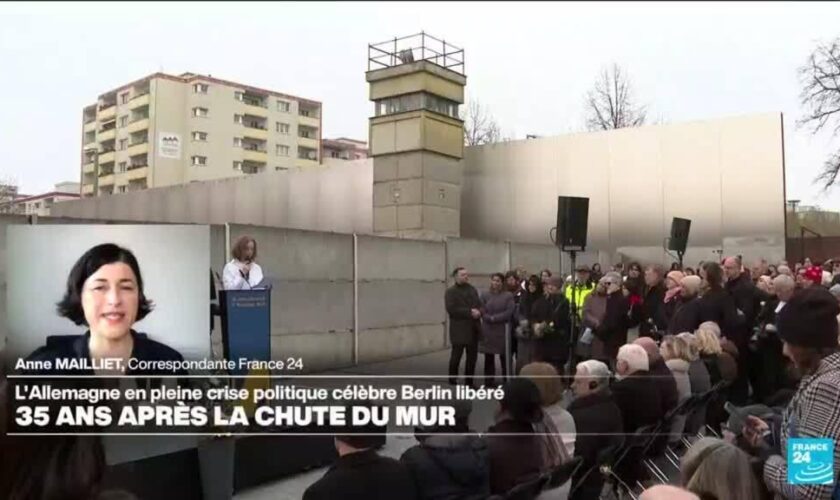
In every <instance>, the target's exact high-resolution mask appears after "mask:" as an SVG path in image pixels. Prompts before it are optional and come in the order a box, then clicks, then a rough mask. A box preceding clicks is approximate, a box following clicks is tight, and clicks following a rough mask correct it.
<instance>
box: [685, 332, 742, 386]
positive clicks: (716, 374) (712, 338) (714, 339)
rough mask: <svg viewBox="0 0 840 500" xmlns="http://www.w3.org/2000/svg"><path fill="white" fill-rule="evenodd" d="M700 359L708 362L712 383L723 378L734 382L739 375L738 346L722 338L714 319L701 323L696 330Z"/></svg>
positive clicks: (707, 366)
mask: <svg viewBox="0 0 840 500" xmlns="http://www.w3.org/2000/svg"><path fill="white" fill-rule="evenodd" d="M694 336H695V337H696V338H697V347H698V349H699V351H700V359H702V360H703V362H704V363H706V368H707V369H708V371H709V378H710V381H711V383H712V385H715V384H717V383H718V382H720V381H721V380H725V381H727V382H732V381H733V380H735V378H736V377H737V376H738V363H737V361H735V360H736V359H737V358H738V348H737V347H735V344H733V343H732V342H729V341H728V340H725V339H723V340H721V338H720V327H719V326H718V325H717V323H715V322H713V321H706V322H704V323H701V324H700V326H699V327H698V328H697V331H695V332H694Z"/></svg>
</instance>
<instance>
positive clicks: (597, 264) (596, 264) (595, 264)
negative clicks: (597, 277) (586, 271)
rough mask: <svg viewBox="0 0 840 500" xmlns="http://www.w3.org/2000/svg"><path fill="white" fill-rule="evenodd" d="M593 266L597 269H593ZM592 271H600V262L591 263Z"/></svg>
mask: <svg viewBox="0 0 840 500" xmlns="http://www.w3.org/2000/svg"><path fill="white" fill-rule="evenodd" d="M595 266H598V270H597V271H595ZM592 271H594V272H598V273H600V272H601V264H599V263H598V262H596V263H594V264H592Z"/></svg>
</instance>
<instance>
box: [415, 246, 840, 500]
mask: <svg viewBox="0 0 840 500" xmlns="http://www.w3.org/2000/svg"><path fill="white" fill-rule="evenodd" d="M453 277H454V279H455V283H454V285H453V286H451V287H450V288H449V289H448V290H447V292H446V297H445V303H446V309H447V312H448V314H449V317H450V340H451V344H452V356H451V358H450V366H449V378H450V383H452V384H456V383H467V384H474V385H481V384H484V385H496V384H497V383H498V381H497V380H495V368H494V366H493V365H495V360H496V359H499V360H500V362H501V364H502V367H503V370H504V365H505V363H504V358H505V356H504V354H505V345H506V344H507V345H508V346H509V349H508V350H509V351H510V353H511V356H510V360H509V363H510V366H511V370H513V371H514V373H518V374H520V375H527V373H528V372H529V370H530V369H529V370H526V369H525V367H532V366H535V365H542V366H549V367H551V368H553V370H554V371H555V372H556V373H558V374H559V375H558V378H559V379H564V378H565V380H568V382H569V383H568V384H566V383H564V384H563V385H564V386H565V385H568V386H570V387H568V389H570V390H571V392H573V393H574V398H573V399H572V401H571V403H570V404H567V406H566V411H567V412H568V414H569V415H570V416H571V417H572V420H571V421H569V422H568V423H567V424H565V425H564V426H563V428H564V429H565V431H566V432H565V433H563V432H561V435H562V436H563V439H561V440H560V441H561V442H565V444H566V445H568V443H569V442H572V441H573V442H574V443H575V445H574V451H573V452H569V448H568V446H566V448H565V451H566V452H567V455H566V456H567V457H580V458H581V459H582V466H581V467H579V468H578V472H577V473H576V474H575V477H574V479H573V481H572V484H571V498H578V499H589V498H592V499H595V498H599V495H600V493H601V490H602V488H603V483H604V476H603V475H602V474H601V473H599V472H598V465H599V464H603V463H605V462H608V461H609V457H607V456H605V452H615V451H616V450H620V449H622V446H623V444H626V443H627V439H628V437H629V436H632V435H634V433H637V432H638V431H639V430H640V429H645V428H654V427H655V426H656V425H659V424H661V423H662V422H664V421H667V422H668V424H669V430H668V432H666V433H665V434H666V435H665V439H664V440H663V441H662V442H659V443H654V444H653V445H652V446H649V447H647V448H646V449H645V450H644V453H645V454H647V455H644V456H643V455H641V454H640V455H638V456H633V455H632V454H631V455H630V457H631V459H630V460H624V462H623V463H622V464H620V466H617V467H616V468H615V470H614V471H613V472H614V473H615V477H616V479H617V481H616V482H617V484H620V485H630V487H632V486H633V485H636V484H644V485H650V484H652V482H653V481H652V479H655V478H651V477H650V474H649V471H647V470H646V469H645V468H644V467H643V466H642V464H643V461H644V459H645V458H646V457H650V456H655V455H657V454H661V453H663V451H664V450H666V449H667V450H668V451H670V452H672V453H673V452H678V453H680V454H683V459H682V467H681V478H680V480H681V482H682V485H683V486H684V487H686V488H687V489H688V490H691V491H693V492H694V493H695V494H696V495H697V496H699V497H701V498H734V497H733V496H731V494H729V493H726V492H727V491H738V492H739V494H738V496H737V498H745V499H752V498H756V499H759V498H773V497H776V498H791V499H793V498H797V499H799V498H806V499H830V498H834V497H832V495H833V494H834V489H833V486H830V485H791V484H789V483H788V481H787V464H786V455H787V454H786V446H787V440H788V439H789V438H791V437H821V438H831V439H835V440H838V439H840V353H838V351H840V349H838V346H839V345H840V336H838V325H840V261H828V262H825V263H823V264H821V265H814V264H813V263H811V262H810V260H806V261H805V263H803V264H798V263H797V264H795V265H794V266H793V268H791V267H790V266H789V265H788V263H787V262H784V261H782V262H780V263H778V264H777V265H771V264H769V263H768V262H767V261H766V260H759V261H757V262H755V263H754V265H753V266H751V267H750V266H746V265H744V263H743V262H742V260H741V258H740V257H728V258H725V259H723V260H722V261H721V262H720V263H718V262H705V263H700V265H699V266H697V268H696V271H695V269H692V268H689V267H686V268H684V269H683V268H680V266H679V265H673V266H671V268H670V270H669V271H667V272H666V271H665V269H664V268H662V267H661V266H659V265H648V266H642V265H640V264H638V263H631V264H629V265H628V266H626V268H625V267H624V266H621V265H617V266H614V267H613V269H612V270H610V271H609V272H606V273H604V274H602V273H601V270H600V266H597V265H596V266H592V267H588V266H580V267H578V268H576V269H575V270H574V276H569V277H566V278H565V279H563V278H562V277H560V276H556V275H553V274H552V272H551V271H550V270H544V271H542V272H541V273H540V274H539V275H528V274H526V273H525V272H524V271H523V270H522V269H517V270H514V271H510V272H508V273H506V274H495V275H493V278H492V282H491V283H492V284H491V286H490V288H489V290H487V291H486V292H484V293H478V291H477V290H475V288H474V287H473V286H472V285H470V283H469V274H468V271H467V270H466V269H464V268H457V269H455V270H454V272H453ZM487 305H490V307H487ZM463 352H466V353H467V363H466V370H465V371H464V372H463V378H460V375H461V374H460V373H459V371H460V370H459V368H460V359H461V355H462V353H463ZM478 353H484V354H485V368H484V378H483V380H482V379H479V378H476V377H475V365H476V362H475V360H476V358H477V354H478ZM520 367H522V368H520ZM570 369H571V370H573V371H572V372H571V373H573V374H574V375H573V378H572V377H571V376H569V377H562V375H563V374H565V373H569V372H568V371H567V370H570ZM502 375H503V377H504V375H505V372H504V371H503V372H502ZM513 380H518V379H513ZM704 396H708V397H706V398H704V404H702V405H695V406H692V407H691V411H687V410H686V411H681V408H682V407H683V406H686V405H687V404H688V402H689V401H691V402H692V403H693V402H694V400H700V399H703V397H704ZM727 403H729V404H727ZM561 409H562V408H561ZM544 411H547V410H544ZM554 411H555V412H556V410H554ZM555 414H557V413H555ZM736 417H738V418H736ZM739 419H740V420H744V422H745V423H743V422H742V423H741V424H733V421H734V422H738V421H740V420H739ZM532 420H533V422H532V425H531V426H530V429H531V432H537V434H541V433H540V432H538V430H539V429H542V427H541V426H540V425H539V424H537V423H536V422H541V421H542V420H541V419H540V418H537V417H534V418H533V419H532ZM516 429H517V430H516V432H518V433H527V431H528V426H524V425H523V426H519V427H516ZM535 429H536V430H537V431H535ZM573 433H577V435H576V438H573V437H569V436H570V435H571V434H573ZM701 435H708V436H718V437H722V438H723V439H718V440H715V439H713V438H706V439H702V440H700V441H697V439H698V438H699V436H701ZM488 437H489V438H492V428H491V429H490V430H489V434H488ZM693 441H696V442H694V444H691V443H692V442H693ZM704 450H705V451H704ZM837 450H840V448H836V449H835V463H836V464H838V465H840V453H838V451H837ZM635 452H636V453H642V452H641V451H639V450H635ZM607 454H608V453H607ZM712 455H714V456H715V457H716V458H717V459H718V460H715V461H714V462H709V463H708V466H707V467H706V466H704V465H703V464H704V463H706V461H708V457H710V456H712ZM730 461H731V463H729V462H730ZM525 463H527V460H516V465H520V466H521V465H523V464H525ZM722 464H728V465H725V466H724V465H722ZM551 465H556V464H554V463H552V462H549V461H544V463H543V469H545V468H547V467H550V466H551ZM499 467H500V465H498V464H496V465H495V467H494V462H492V461H491V468H490V469H491V480H492V479H493V478H496V479H498V478H500V477H510V474H509V472H510V471H507V470H505V471H502V470H499ZM717 467H725V468H721V469H720V470H721V471H722V472H721V474H722V475H720V476H719V478H718V480H715V479H713V478H714V477H715V472H714V471H715V470H716V468H717ZM593 471H595V472H593ZM733 471H737V472H738V473H737V475H736V474H734V473H733ZM837 471H838V467H835V470H834V472H835V474H834V475H835V478H836V477H837ZM723 472H726V473H725V474H724V473H723ZM514 475H515V474H514ZM504 486H510V484H505V485H504ZM492 491H493V492H495V493H498V492H500V485H498V484H497V485H496V487H495V488H494V489H493V490H492ZM654 492H655V490H654ZM651 494H653V493H651ZM423 498H439V497H423ZM651 498H653V497H651ZM686 498H689V497H686Z"/></svg>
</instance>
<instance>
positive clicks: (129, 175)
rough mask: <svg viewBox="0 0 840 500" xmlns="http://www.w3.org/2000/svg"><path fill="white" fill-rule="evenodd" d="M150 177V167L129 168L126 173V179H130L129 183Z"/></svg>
mask: <svg viewBox="0 0 840 500" xmlns="http://www.w3.org/2000/svg"><path fill="white" fill-rule="evenodd" d="M148 175H149V167H147V166H143V167H133V168H129V169H128V170H126V171H125V178H126V179H128V181H129V182H131V181H135V180H138V179H146V177H148Z"/></svg>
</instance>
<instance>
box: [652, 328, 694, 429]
mask: <svg viewBox="0 0 840 500" xmlns="http://www.w3.org/2000/svg"><path fill="white" fill-rule="evenodd" d="M659 350H660V352H661V353H662V358H663V359H664V360H665V365H666V366H667V367H668V369H669V370H671V374H672V375H674V380H675V381H676V383H677V400H678V404H679V403H682V402H683V401H685V400H686V399H688V398H690V397H691V380H690V379H689V376H688V371H689V367H690V364H691V363H690V361H689V360H690V359H691V353H690V350H691V348H690V347H689V345H688V342H686V339H685V337H683V338H680V337H674V336H673V335H668V336H666V337H664V338H663V339H662V345H661V346H660V348H659ZM684 429H685V417H684V416H680V417H677V418H676V419H674V423H673V424H672V425H671V438H670V441H671V442H676V441H679V440H680V438H681V437H682V433H683V430H684Z"/></svg>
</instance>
